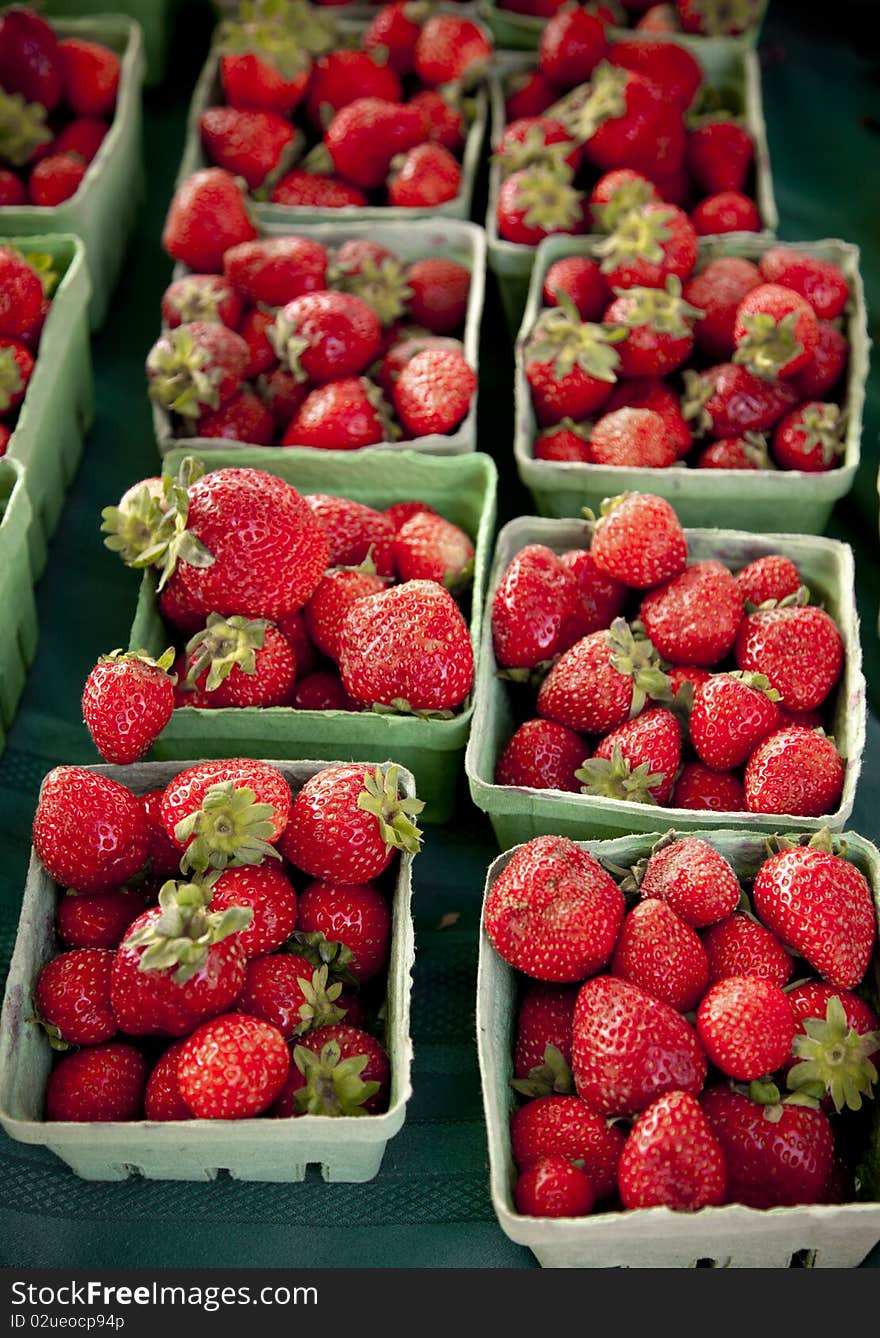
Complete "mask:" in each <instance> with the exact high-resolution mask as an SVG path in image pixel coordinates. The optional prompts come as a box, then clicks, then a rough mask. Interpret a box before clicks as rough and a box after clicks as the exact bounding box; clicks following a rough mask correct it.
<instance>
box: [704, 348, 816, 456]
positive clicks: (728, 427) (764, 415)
mask: <svg viewBox="0 0 880 1338" xmlns="http://www.w3.org/2000/svg"><path fill="white" fill-rule="evenodd" d="M684 385H685V395H684V400H683V405H682V407H683V412H684V416H685V418H686V419H687V420H688V421H689V422H692V424H693V428H694V432H695V434H699V435H702V434H703V433H704V432H708V433H709V435H710V436H712V437H714V438H715V439H716V440H722V439H724V438H726V437H739V436H743V435H745V434H746V433H748V432H767V431H769V429H770V428H772V427H774V426H775V425H776V423H778V422H779V420H780V418H782V416H783V414H785V413H786V412H787V411H788V410H789V409H791V408H793V406H794V405H795V404H796V403H797V402H798V396H797V394H796V392H795V390H794V388H793V386H792V384H791V382H789V381H764V380H762V379H761V378H760V377H758V376H754V375H753V374H752V373H751V372H750V371H748V369H747V368H745V367H740V366H737V365H736V364H734V363H732V362H723V363H719V364H718V365H717V366H715V367H709V368H708V369H707V370H706V371H704V372H695V371H690V370H688V371H685V373H684Z"/></svg>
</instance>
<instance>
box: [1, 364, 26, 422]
mask: <svg viewBox="0 0 880 1338" xmlns="http://www.w3.org/2000/svg"><path fill="white" fill-rule="evenodd" d="M23 389H24V377H23V376H22V374H21V368H20V367H19V365H18V361H17V359H16V356H15V349H14V348H0V413H5V412H6V410H7V409H8V408H9V407H10V406H11V405H12V404H13V403H14V402H15V399H16V397H17V396H18V395H20V394H21V392H22V390H23Z"/></svg>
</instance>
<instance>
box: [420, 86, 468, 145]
mask: <svg viewBox="0 0 880 1338" xmlns="http://www.w3.org/2000/svg"><path fill="white" fill-rule="evenodd" d="M409 105H410V106H411V107H417V108H418V110H419V115H420V116H421V118H422V127H423V129H424V132H425V138H426V139H428V140H430V141H431V143H432V144H442V146H443V148H444V149H448V150H449V152H450V153H452V154H456V155H460V154H461V152H462V150H463V148H464V145H465V138H466V136H467V128H468V126H467V121H466V120H465V117H464V114H463V112H462V110H461V103H460V100H459V99H458V97H457V96H456V95H455V93H454V92H453V90H451V89H450V90H447V92H446V93H445V95H444V94H443V93H440V92H437V90H436V89H433V88H423V89H422V91H421V92H420V93H416V95H415V97H412V98H410V100H409Z"/></svg>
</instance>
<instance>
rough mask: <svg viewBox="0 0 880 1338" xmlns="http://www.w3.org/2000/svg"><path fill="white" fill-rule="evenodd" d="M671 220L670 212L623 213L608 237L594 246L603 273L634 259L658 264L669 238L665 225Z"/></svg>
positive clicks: (669, 233) (669, 234)
mask: <svg viewBox="0 0 880 1338" xmlns="http://www.w3.org/2000/svg"><path fill="white" fill-rule="evenodd" d="M672 217H673V213H672V210H671V209H654V210H652V211H651V213H650V214H648V213H645V212H644V211H642V212H641V213H634V214H625V215H624V217H623V218H622V219H621V220H620V222H619V223H618V225H617V227H616V228H615V229H614V231H613V232H612V233H609V235H608V236H607V237H603V238H602V240H601V241H600V242H597V243H596V248H595V249H596V253H597V254H598V255H599V256H601V257H602V260H601V263H600V269H601V270H602V271H603V273H608V272H609V271H611V270H615V269H617V268H618V266H620V265H622V264H625V263H626V262H627V261H630V260H634V259H636V258H637V257H638V258H640V259H642V260H646V261H648V262H649V263H650V264H652V265H659V264H660V263H661V262H662V260H663V258H664V256H665V251H664V249H663V243H664V242H668V241H669V239H670V238H671V236H672V232H671V230H670V228H669V227H668V226H667V225H668V222H669V220H670V219H671V218H672Z"/></svg>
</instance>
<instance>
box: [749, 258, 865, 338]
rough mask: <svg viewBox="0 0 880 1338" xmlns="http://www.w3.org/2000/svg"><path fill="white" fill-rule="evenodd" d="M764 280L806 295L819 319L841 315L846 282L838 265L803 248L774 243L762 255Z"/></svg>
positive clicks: (847, 293)
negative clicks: (798, 249)
mask: <svg viewBox="0 0 880 1338" xmlns="http://www.w3.org/2000/svg"><path fill="white" fill-rule="evenodd" d="M761 277H762V278H763V279H764V281H765V283H771V284H782V286H783V287H784V288H792V289H794V291H795V292H796V293H800V295H801V297H805V298H806V299H807V301H808V302H809V304H810V306H811V307H812V308H813V310H814V311H815V313H816V315H817V316H818V317H819V319H820V320H823V321H833V320H834V319H835V318H836V317H838V316H841V315H843V312H844V310H845V309H846V304H847V302H848V301H849V281H848V280H847V277H846V275H845V274H844V273H843V270H842V269H841V268H840V266H839V265H836V264H835V263H834V261H832V260H822V259H820V258H819V257H818V256H811V255H809V254H808V253H807V252H806V251H796V250H794V249H793V248H792V247H788V246H775V247H773V248H772V249H771V250H769V251H765V252H764V254H763V256H762V257H761Z"/></svg>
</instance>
